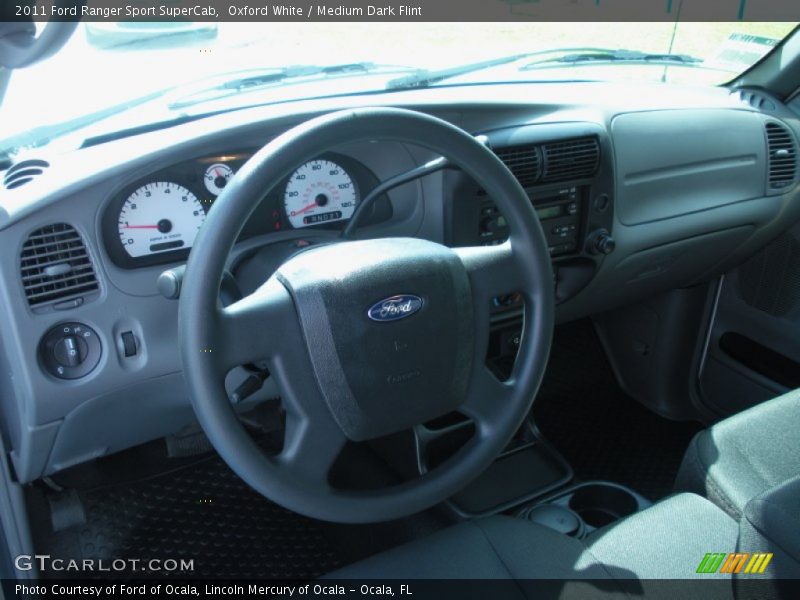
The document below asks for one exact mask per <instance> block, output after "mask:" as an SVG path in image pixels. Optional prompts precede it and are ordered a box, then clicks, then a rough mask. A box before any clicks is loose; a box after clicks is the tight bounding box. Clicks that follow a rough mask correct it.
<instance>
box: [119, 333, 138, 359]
mask: <svg viewBox="0 0 800 600" xmlns="http://www.w3.org/2000/svg"><path fill="white" fill-rule="evenodd" d="M121 337H122V347H123V348H124V349H125V357H126V358H127V357H129V356H136V338H135V337H134V336H133V332H132V331H123V332H122V334H121Z"/></svg>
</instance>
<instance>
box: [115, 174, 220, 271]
mask: <svg viewBox="0 0 800 600" xmlns="http://www.w3.org/2000/svg"><path fill="white" fill-rule="evenodd" d="M205 220H206V211H205V210H203V207H202V206H201V205H200V202H199V201H198V199H197V197H196V196H195V195H194V194H193V193H192V192H190V191H189V190H187V189H186V188H185V187H183V186H181V185H178V184H177V183H171V182H169V181H156V182H153V183H148V184H147V185H143V186H142V187H140V188H138V189H136V190H135V191H134V192H133V193H132V194H131V195H130V196H128V198H127V200H125V203H124V204H123V205H122V209H121V210H120V213H119V219H117V222H118V229H119V238H120V240H121V241H122V246H123V247H124V248H125V251H126V252H127V253H128V255H130V256H132V257H137V256H146V255H148V254H155V253H158V252H167V251H169V250H178V249H181V248H190V247H191V246H192V244H193V243H194V238H195V236H196V235H197V230H198V229H200V226H201V225H202V224H203V222H204V221H205Z"/></svg>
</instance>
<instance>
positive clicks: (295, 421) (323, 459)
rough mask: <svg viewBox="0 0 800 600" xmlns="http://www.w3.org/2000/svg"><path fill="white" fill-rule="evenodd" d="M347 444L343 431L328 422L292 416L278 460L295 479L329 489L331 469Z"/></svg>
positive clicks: (288, 422) (287, 422)
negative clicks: (299, 478)
mask: <svg viewBox="0 0 800 600" xmlns="http://www.w3.org/2000/svg"><path fill="white" fill-rule="evenodd" d="M346 441H347V440H346V438H345V436H344V434H343V433H342V430H341V429H340V428H339V427H337V426H336V425H335V424H334V423H332V422H329V421H328V420H325V419H319V418H303V417H295V416H291V415H290V416H289V417H288V418H287V421H286V433H285V437H284V444H283V450H282V451H281V453H280V454H279V455H278V456H277V459H276V460H277V462H278V464H279V465H280V466H281V467H284V468H286V469H288V470H289V471H291V472H292V473H293V474H295V475H296V476H299V477H302V478H303V479H305V480H307V481H309V482H311V483H312V484H313V485H317V486H319V485H322V486H324V487H327V485H328V475H329V473H330V470H331V467H332V466H333V463H334V462H335V461H336V458H337V457H338V456H339V453H340V452H341V451H342V448H344V445H345V442H346Z"/></svg>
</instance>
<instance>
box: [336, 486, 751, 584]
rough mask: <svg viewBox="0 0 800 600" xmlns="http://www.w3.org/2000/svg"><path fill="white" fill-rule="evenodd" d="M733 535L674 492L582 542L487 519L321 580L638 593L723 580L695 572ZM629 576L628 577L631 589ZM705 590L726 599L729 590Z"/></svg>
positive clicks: (701, 502)
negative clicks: (546, 584)
mask: <svg viewBox="0 0 800 600" xmlns="http://www.w3.org/2000/svg"><path fill="white" fill-rule="evenodd" d="M737 536H738V526H737V523H736V522H735V521H734V520H733V519H731V518H730V517H729V516H728V515H726V514H725V513H724V512H723V511H721V510H720V509H719V508H717V507H716V506H714V505H713V504H712V503H711V502H709V501H708V500H706V499H705V498H702V497H700V496H697V495H695V494H678V495H676V496H672V497H670V498H667V499H665V500H663V501H661V502H659V503H657V504H655V505H653V506H652V507H650V508H648V509H647V510H644V511H642V512H639V513H637V514H634V515H632V516H630V517H628V518H626V519H623V520H622V521H619V522H617V523H615V524H612V525H609V526H607V527H605V528H602V529H599V530H597V531H595V532H593V533H592V534H591V535H590V536H588V537H587V539H585V540H583V541H580V540H577V539H574V538H571V537H567V536H565V535H563V534H560V533H557V532H556V531H554V530H551V529H548V528H546V527H543V526H541V525H538V524H535V523H532V522H530V521H525V520H523V519H517V518H513V517H503V516H495V517H488V518H484V519H476V520H472V521H468V522H465V523H462V524H459V525H456V526H453V527H450V528H448V529H445V530H443V531H440V532H438V533H436V534H434V535H432V536H429V537H427V538H424V539H421V540H417V541H414V542H411V543H410V544H406V545H404V546H400V547H398V548H394V549H392V550H389V551H388V552H384V553H383V554H379V555H377V556H374V557H371V558H369V559H367V560H365V561H362V562H360V563H356V564H354V565H351V566H349V567H345V568H344V569H341V570H339V571H336V572H335V573H332V574H330V575H329V576H328V578H334V579H359V580H360V579H398V580H408V579H514V580H539V579H551V580H555V579H560V580H572V581H573V582H575V583H574V584H572V585H575V586H580V585H584V586H587V585H590V586H592V587H593V589H594V591H596V592H598V593H599V592H603V593H605V594H608V595H611V596H615V595H616V594H618V593H619V594H620V595H621V596H622V595H623V594H624V590H627V592H628V593H630V592H631V591H633V592H634V593H640V592H641V591H642V588H643V586H644V587H645V588H646V587H647V585H648V584H647V582H645V581H639V580H647V579H662V581H654V582H652V586H653V589H657V588H658V587H659V586H662V587H663V579H665V578H667V579H684V580H685V579H687V578H697V577H702V578H706V577H711V578H713V579H714V580H716V581H724V580H725V579H726V577H727V576H722V575H719V574H717V575H700V574H697V573H696V570H697V567H698V565H699V563H700V561H701V560H702V558H703V556H704V555H705V553H707V552H710V551H712V550H714V549H717V548H729V549H730V551H733V550H734V549H735V548H736V541H737ZM580 580H583V581H584V583H581V582H580ZM586 580H591V582H588V581H586ZM631 581H636V587H635V588H634V589H633V590H631V588H630V585H629V583H630V582H631ZM728 583H730V582H728ZM515 589H516V590H517V591H518V592H520V594H521V595H519V594H518V595H519V597H527V596H528V595H529V594H527V593H525V590H526V588H525V586H518V587H516V588H515ZM534 589H539V588H534ZM579 589H580V588H579ZM540 591H541V590H540ZM560 591H563V590H560ZM573 591H575V590H573ZM583 591H584V592H586V591H587V590H586V588H585V587H584V588H583ZM707 591H708V592H709V594H711V595H713V592H714V591H719V592H721V593H722V596H723V597H730V592H731V587H730V586H719V587H714V588H710V589H709V590H707ZM559 593H560V592H559ZM534 595H535V594H534ZM584 597H586V596H584Z"/></svg>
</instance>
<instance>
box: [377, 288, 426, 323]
mask: <svg viewBox="0 0 800 600" xmlns="http://www.w3.org/2000/svg"><path fill="white" fill-rule="evenodd" d="M420 308H422V298H420V297H419V296H414V295H413V294H398V295H397V296H390V297H389V298H384V299H383V300H381V301H379V302H376V303H375V304H373V305H372V306H371V307H370V308H369V310H368V311H367V316H368V317H369V318H370V319H372V320H373V321H378V322H379V323H385V322H387V321H397V320H398V319H405V318H406V317H410V316H411V315H413V314H414V313H415V312H417V311H418V310H419V309H420Z"/></svg>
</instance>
